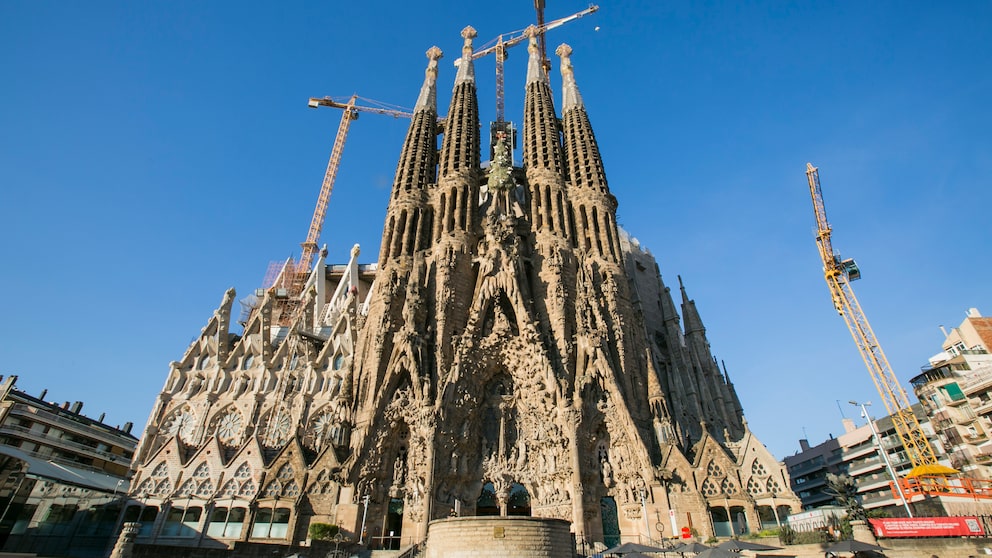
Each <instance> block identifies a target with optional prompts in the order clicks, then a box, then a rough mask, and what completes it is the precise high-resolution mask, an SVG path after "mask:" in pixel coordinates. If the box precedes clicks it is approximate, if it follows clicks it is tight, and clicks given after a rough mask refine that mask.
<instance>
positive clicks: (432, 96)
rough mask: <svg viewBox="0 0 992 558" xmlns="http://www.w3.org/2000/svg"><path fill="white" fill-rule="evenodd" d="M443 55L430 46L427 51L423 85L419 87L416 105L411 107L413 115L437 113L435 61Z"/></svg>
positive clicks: (439, 50) (436, 48)
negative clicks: (425, 111) (428, 112)
mask: <svg viewBox="0 0 992 558" xmlns="http://www.w3.org/2000/svg"><path fill="white" fill-rule="evenodd" d="M441 56H443V53H442V52H441V49H439V48H438V47H436V46H432V47H431V48H429V49H427V59H428V60H430V62H429V63H428V64H427V70H426V71H425V72H424V73H425V76H424V85H422V86H421V87H420V96H419V97H417V104H416V105H415V106H414V107H413V112H414V114H416V113H418V112H420V111H423V110H433V111H434V113H437V61H438V60H440V59H441Z"/></svg>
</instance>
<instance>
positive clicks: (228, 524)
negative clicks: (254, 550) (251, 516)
mask: <svg viewBox="0 0 992 558" xmlns="http://www.w3.org/2000/svg"><path fill="white" fill-rule="evenodd" d="M244 522H245V508H240V507H239V508H231V509H230V510H228V508H226V507H223V506H222V507H217V508H214V511H213V513H211V514H210V524H209V525H208V526H207V536H210V537H216V538H220V539H237V538H240V537H241V529H242V527H244Z"/></svg>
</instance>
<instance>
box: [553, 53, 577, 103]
mask: <svg viewBox="0 0 992 558" xmlns="http://www.w3.org/2000/svg"><path fill="white" fill-rule="evenodd" d="M555 54H557V55H558V56H559V57H560V58H561V97H562V99H561V112H562V114H564V113H566V112H568V111H569V110H570V109H573V108H575V107H581V106H582V96H581V95H579V87H578V86H577V85H575V70H574V69H573V68H572V60H571V58H570V57H571V56H572V47H570V46H568V45H567V44H565V43H562V44H561V45H559V46H558V48H557V49H555Z"/></svg>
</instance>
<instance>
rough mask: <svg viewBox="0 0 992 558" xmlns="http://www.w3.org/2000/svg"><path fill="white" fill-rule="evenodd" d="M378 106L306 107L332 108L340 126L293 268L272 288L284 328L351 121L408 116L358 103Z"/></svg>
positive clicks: (354, 99)
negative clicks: (367, 114) (363, 115)
mask: <svg viewBox="0 0 992 558" xmlns="http://www.w3.org/2000/svg"><path fill="white" fill-rule="evenodd" d="M359 100H362V101H364V102H366V103H373V104H379V105H382V103H379V102H378V101H373V100H371V99H364V98H362V97H359V96H358V95H352V96H351V97H349V98H348V99H347V100H346V101H344V102H342V101H336V100H334V99H333V98H331V97H323V98H315V97H311V98H310V102H309V103H308V104H309V106H310V107H311V108H317V107H322V106H323V107H334V108H339V109H342V110H343V111H344V112H343V113H342V114H341V123H340V124H338V133H337V135H336V136H335V138H334V146H333V147H331V156H330V158H328V160H327V170H326V171H324V181H323V183H322V184H321V186H320V193H319V194H318V195H317V205H316V207H314V210H313V217H311V219H310V229H309V230H308V231H307V238H306V240H304V241H303V242H302V243H301V244H300V245H301V246H302V252H301V253H300V259H299V261H298V262H297V263H296V264H292V263H291V262H289V263H287V264H286V265H285V266H283V268H282V271H281V273H280V275H279V278H278V280H277V282H276V284H274V285H272V286H273V287H278V290H277V292H278V293H279V294H278V295H277V303H278V308H277V309H276V310H275V311H274V312H273V315H274V316H275V320H276V321H277V323H280V324H281V325H288V322H290V321H292V318H293V317H294V316H295V315H296V312H295V311H294V310H295V309H296V308H297V307H298V305H299V300H298V299H299V295H300V293H301V292H302V291H303V286H304V285H305V284H306V281H307V277H308V276H309V275H310V267H311V266H312V265H313V261H314V257H315V256H316V255H317V251H318V247H317V241H318V240H320V232H321V230H323V228H324V218H325V217H326V216H327V203H328V201H329V200H330V199H331V191H332V190H334V179H335V178H336V177H337V174H338V167H340V166H341V154H342V153H343V152H344V144H345V141H346V140H347V139H348V130H349V129H350V127H351V121H352V120H356V119H358V114H359V113H360V112H371V113H374V114H385V115H388V116H392V117H394V118H410V117H412V116H413V114H412V113H410V112H407V111H404V110H398V109H396V108H387V107H385V106H367V105H359V104H358V101H359Z"/></svg>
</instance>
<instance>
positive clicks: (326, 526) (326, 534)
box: [307, 523, 338, 541]
mask: <svg viewBox="0 0 992 558" xmlns="http://www.w3.org/2000/svg"><path fill="white" fill-rule="evenodd" d="M307 533H308V534H309V535H310V538H311V539H313V540H315V541H329V540H331V538H332V537H334V535H337V534H338V526H337V525H331V524H330V523H311V524H310V530H309V531H307Z"/></svg>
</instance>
